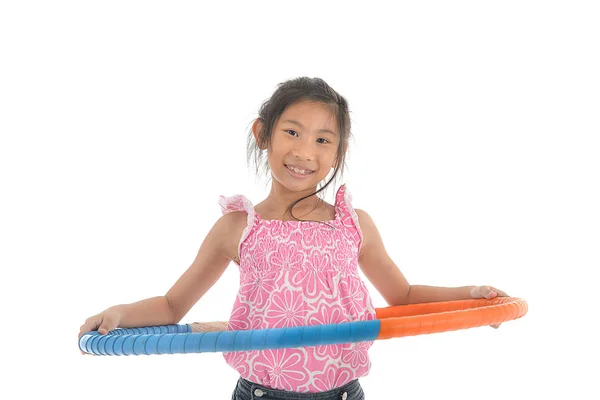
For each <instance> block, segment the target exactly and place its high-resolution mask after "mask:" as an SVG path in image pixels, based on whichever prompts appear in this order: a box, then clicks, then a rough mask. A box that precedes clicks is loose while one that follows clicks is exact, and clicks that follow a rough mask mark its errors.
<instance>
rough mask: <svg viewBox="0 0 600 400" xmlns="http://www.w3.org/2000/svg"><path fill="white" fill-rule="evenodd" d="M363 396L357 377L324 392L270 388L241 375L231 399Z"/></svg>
mask: <svg viewBox="0 0 600 400" xmlns="http://www.w3.org/2000/svg"><path fill="white" fill-rule="evenodd" d="M364 398H365V395H364V393H363V390H362V387H361V386H360V383H358V379H355V380H353V381H351V382H348V383H347V384H345V385H344V386H340V387H338V388H335V389H331V390H328V391H326V392H319V393H299V392H288V391H286V390H275V389H271V388H268V387H265V386H261V385H259V384H257V383H254V382H250V381H248V380H246V379H244V378H241V377H240V379H239V380H238V382H237V386H236V388H235V390H234V391H233V395H232V396H231V400H364Z"/></svg>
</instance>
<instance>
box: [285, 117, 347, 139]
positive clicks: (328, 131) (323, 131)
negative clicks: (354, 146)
mask: <svg viewBox="0 0 600 400" xmlns="http://www.w3.org/2000/svg"><path fill="white" fill-rule="evenodd" d="M283 122H290V123H292V124H296V125H298V126H299V127H300V128H302V129H304V125H302V124H301V123H300V122H298V121H295V120H293V119H286V120H285V121H283ZM283 122H282V123H283ZM317 133H329V134H331V135H333V136H336V134H335V132H331V131H330V130H329V129H319V131H318V132H317Z"/></svg>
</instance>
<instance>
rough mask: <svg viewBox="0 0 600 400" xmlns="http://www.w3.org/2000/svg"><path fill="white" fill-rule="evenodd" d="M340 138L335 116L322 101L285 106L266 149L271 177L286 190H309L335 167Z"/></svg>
mask: <svg viewBox="0 0 600 400" xmlns="http://www.w3.org/2000/svg"><path fill="white" fill-rule="evenodd" d="M339 140H340V137H339V133H338V132H336V120H335V117H334V116H333V114H332V113H331V112H330V111H329V109H328V108H327V107H326V106H325V105H323V104H322V103H318V102H312V101H303V102H300V103H296V104H294V105H292V106H290V107H288V108H287V109H286V110H285V111H284V112H283V114H282V115H281V116H280V117H279V119H278V120H277V122H276V123H275V126H274V127H273V135H272V138H271V149H269V150H268V151H267V154H268V160H269V166H270V168H271V174H272V175H273V179H274V180H276V181H277V182H279V183H280V184H281V185H283V186H284V187H286V188H287V189H289V190H293V191H304V190H307V189H311V190H312V188H314V187H316V186H317V184H318V183H319V182H321V181H322V180H323V179H325V178H326V177H327V175H328V174H329V172H330V171H331V168H333V167H334V165H335V158H336V153H337V148H338V141H339ZM294 168H295V169H294Z"/></svg>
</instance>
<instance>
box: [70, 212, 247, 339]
mask: <svg viewBox="0 0 600 400" xmlns="http://www.w3.org/2000/svg"><path fill="white" fill-rule="evenodd" d="M234 214H238V213H229V214H226V215H223V216H222V217H221V218H219V219H218V220H217V222H215V224H214V225H213V227H212V228H211V230H210V231H209V232H208V234H207V235H206V238H205V239H204V242H203V243H202V245H201V246H200V250H199V251H198V255H197V256H196V259H195V260H194V262H193V263H192V265H191V266H190V267H189V268H188V269H187V270H186V271H185V273H184V274H183V275H182V276H181V277H180V278H179V279H178V280H177V282H175V284H174V285H173V287H171V289H169V291H168V292H167V294H166V295H164V296H156V297H150V298H147V299H144V300H140V301H137V302H135V303H130V304H120V305H116V306H113V307H110V308H108V309H106V310H104V311H103V312H101V313H99V314H96V315H94V316H92V317H90V318H88V319H87V320H86V321H85V323H84V324H83V325H82V326H81V327H80V331H79V337H81V335H83V334H84V333H86V332H89V331H91V330H95V329H96V328H98V332H99V333H101V334H106V333H108V332H110V331H111V330H113V329H115V328H117V327H121V328H136V327H142V326H154V325H171V324H176V323H178V322H179V321H181V319H182V318H183V317H184V316H185V315H186V314H187V312H188V311H189V310H190V308H192V306H193V305H194V304H195V303H196V302H197V301H198V300H199V299H200V297H202V296H203V295H204V293H206V292H207V291H208V289H210V288H211V287H212V286H213V285H214V283H215V282H216V281H217V280H218V279H219V277H220V276H221V275H222V274H223V272H224V271H225V268H227V265H229V262H230V259H231V257H230V254H229V253H230V251H228V249H230V248H232V245H231V243H232V241H235V240H236V239H235V236H236V235H235V233H236V232H237V231H239V230H240V229H239V228H237V227H236V228H235V229H233V227H234V226H237V225H239V223H238V224H237V225H236V223H237V220H238V219H239V217H236V216H235V215H234ZM236 218H237V219H236ZM238 237H239V235H238ZM220 326H221V325H218V327H219V330H220ZM200 328H202V329H208V328H210V329H215V326H212V325H211V326H208V327H207V326H204V325H202V326H201V327H200Z"/></svg>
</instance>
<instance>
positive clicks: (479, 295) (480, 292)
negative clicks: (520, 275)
mask: <svg viewBox="0 0 600 400" xmlns="http://www.w3.org/2000/svg"><path fill="white" fill-rule="evenodd" d="M471 296H472V297H473V298H474V299H483V298H485V299H488V300H490V299H493V298H494V297H507V296H508V295H507V294H506V293H504V292H503V291H502V290H498V289H496V288H495V287H492V286H475V287H474V288H473V289H471ZM500 325H501V324H494V325H490V326H491V327H492V328H494V329H498V328H499V327H500Z"/></svg>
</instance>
